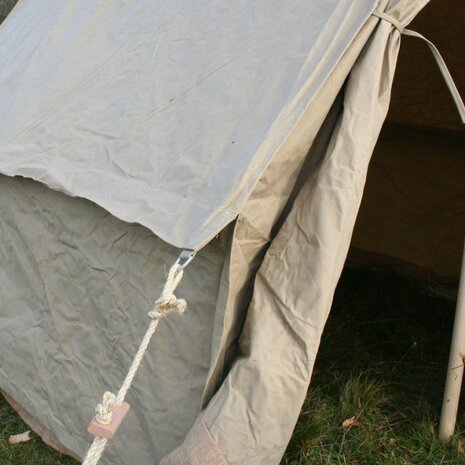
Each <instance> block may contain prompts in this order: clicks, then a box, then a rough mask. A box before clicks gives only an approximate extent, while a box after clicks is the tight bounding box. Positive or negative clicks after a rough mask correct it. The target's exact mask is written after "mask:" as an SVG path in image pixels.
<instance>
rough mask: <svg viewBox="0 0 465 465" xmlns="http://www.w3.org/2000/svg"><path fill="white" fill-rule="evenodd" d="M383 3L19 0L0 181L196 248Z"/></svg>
mask: <svg viewBox="0 0 465 465" xmlns="http://www.w3.org/2000/svg"><path fill="white" fill-rule="evenodd" d="M376 3H377V1H376V0H357V1H354V0H311V1H308V0H299V1H295V2H289V3H288V4H283V2H282V1H279V0H272V1H270V0H267V1H265V0H261V1H255V2H250V1H246V0H241V1H237V2H232V3H231V2H230V3H228V4H227V5H225V3H224V2H223V1H214V2H210V3H205V4H203V3H202V4H199V3H197V2H192V1H190V0H181V1H177V2H161V1H157V2H155V1H152V0H141V1H138V2H137V3H136V4H134V3H130V2H123V1H114V0H98V1H96V0H79V1H77V0H63V1H60V2H55V1H52V0H44V1H40V2H36V1H34V0H20V1H19V2H18V4H17V6H16V7H15V9H14V10H13V11H12V13H11V14H10V15H9V16H8V18H7V19H6V20H5V22H4V23H3V24H2V25H1V27H0V62H1V63H2V67H1V69H0V172H2V173H5V174H8V175H11V176H13V175H22V176H25V177H30V178H33V179H36V180H38V181H41V182H43V183H45V184H47V185H49V186H50V187H52V188H54V189H58V190H62V191H64V192H66V193H68V194H70V195H73V196H79V197H84V198H87V199H90V200H92V201H93V202H95V203H97V204H99V205H101V206H103V207H104V208H105V209H106V210H108V211H109V212H110V213H112V214H113V215H115V216H116V217H118V218H121V219H123V220H125V221H128V222H137V223H140V224H143V225H145V226H147V227H148V228H150V229H151V230H152V231H153V232H154V233H155V234H156V235H157V236H159V237H160V238H162V239H164V240H165V241H167V242H168V243H171V244H173V245H175V246H178V247H187V248H197V247H200V246H201V245H202V244H204V243H205V242H206V241H208V240H209V239H210V238H211V237H212V236H214V235H215V234H216V233H218V232H219V231H220V230H222V229H223V228H224V226H225V225H226V224H228V223H229V222H230V221H231V220H233V219H234V218H235V217H236V216H237V214H238V213H239V211H240V209H241V207H242V206H243V205H244V202H245V201H246V199H247V198H248V196H249V194H250V192H251V191H252V189H253V188H254V186H255V184H256V182H257V181H258V179H259V178H260V176H261V175H262V173H263V172H264V170H265V168H266V166H267V165H268V163H269V162H270V161H271V159H272V157H273V155H274V154H275V153H276V151H277V150H278V149H279V147H280V146H281V144H282V143H283V142H284V141H285V139H286V138H287V136H288V134H289V133H290V132H291V131H292V129H293V127H294V126H295V124H297V122H298V121H299V120H300V118H301V116H302V114H303V112H304V111H305V109H306V108H307V106H308V105H309V104H310V102H311V101H312V100H313V98H314V97H315V95H316V94H317V92H318V90H319V89H320V87H321V85H322V84H323V83H324V82H325V80H326V79H327V77H328V75H329V74H330V73H331V71H332V70H333V69H334V68H335V67H336V65H337V63H338V61H339V60H340V58H341V56H342V55H343V54H344V51H345V50H346V49H347V47H348V46H349V45H350V43H351V42H352V40H353V38H354V37H355V35H356V34H357V32H358V30H359V29H360V27H361V26H362V25H363V24H364V22H365V21H366V18H367V17H368V16H369V15H370V13H371V12H372V10H373V9H374V7H375V5H376Z"/></svg>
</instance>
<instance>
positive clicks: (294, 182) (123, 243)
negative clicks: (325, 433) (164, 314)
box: [0, 0, 426, 465]
mask: <svg viewBox="0 0 465 465" xmlns="http://www.w3.org/2000/svg"><path fill="white" fill-rule="evenodd" d="M425 3H426V1H412V0H409V1H407V0H397V1H394V0H391V1H389V2H388V1H385V0H382V1H381V2H379V3H378V2H376V1H374V0H373V1H369V0H363V1H349V0H344V1H340V0H338V1H336V0H331V1H327V0H326V1H323V0H311V1H302V2H296V3H292V4H289V5H288V6H289V8H287V9H286V8H284V7H283V4H282V2H279V3H278V2H276V4H274V3H270V2H257V3H250V2H237V3H234V4H231V5H228V7H225V6H224V4H223V3H214V4H212V5H211V8H207V7H205V6H202V5H196V4H194V3H192V2H187V0H186V1H181V2H179V3H166V4H163V6H161V3H160V2H149V1H141V2H138V4H137V6H135V5H132V6H131V8H129V6H128V4H127V3H125V2H110V1H109V0H99V1H98V2H95V1H90V0H80V1H79V2H75V1H71V0H67V1H64V2H59V3H56V2H43V3H42V2H41V3H37V2H33V1H32V0H21V1H20V2H19V4H18V6H17V7H16V9H15V10H14V12H13V14H12V15H11V16H10V17H8V18H7V20H6V22H5V24H4V25H3V26H2V27H1V28H0V39H1V40H0V59H2V60H3V62H4V63H6V65H5V67H4V69H2V70H1V71H0V84H2V85H1V86H0V102H6V105H0V121H2V122H4V123H5V124H3V125H2V126H0V128H1V129H0V171H1V172H3V173H5V174H7V175H10V176H11V175H22V176H25V177H29V178H32V179H35V180H38V181H41V182H42V183H44V184H47V185H48V186H50V187H53V188H54V189H58V190H63V191H64V192H65V193H66V194H71V195H74V196H78V197H85V199H82V198H81V199H79V198H72V197H71V196H69V195H64V194H63V193H60V192H56V190H50V189H48V188H47V187H45V186H43V185H41V184H39V183H37V182H35V181H33V180H31V179H23V178H18V177H14V178H13V177H7V176H0V198H1V199H2V202H0V234H1V237H2V241H0V257H1V258H2V260H0V283H1V285H2V303H1V304H0V328H1V337H2V343H3V344H5V346H6V347H8V350H7V351H2V352H0V388H1V389H2V390H4V391H5V392H6V393H7V394H8V395H9V396H10V397H11V398H12V399H14V401H15V402H17V403H18V404H19V405H21V408H23V409H24V410H25V411H26V412H27V413H28V415H29V417H30V418H31V422H32V423H36V424H38V425H40V428H41V429H42V431H43V432H44V433H43V434H49V435H50V437H53V438H56V440H57V441H58V442H60V443H61V445H62V446H63V447H65V448H67V449H69V450H70V451H72V452H73V453H74V454H76V455H78V456H83V455H84V453H85V450H86V447H87V446H88V444H89V439H90V438H89V437H88V435H87V433H86V431H85V426H86V423H87V421H88V419H89V416H90V414H91V413H92V410H93V407H94V406H95V403H96V402H97V401H99V400H100V396H101V394H102V393H103V392H104V391H105V390H108V389H114V387H115V386H118V385H119V384H120V382H121V379H122V377H123V375H124V373H125V370H126V369H127V366H128V364H129V361H130V359H131V355H132V354H133V351H134V349H135V347H136V346H137V344H138V342H139V340H140V337H141V335H142V333H143V331H144V329H145V326H146V324H147V315H146V312H147V311H148V310H149V309H150V308H151V305H152V303H153V301H154V300H155V298H156V297H157V296H158V293H159V291H160V286H161V285H162V283H163V280H164V272H165V269H166V267H168V266H170V265H171V264H172V263H173V261H174V260H175V259H176V257H177V255H178V253H179V250H178V249H177V248H176V246H182V247H199V248H200V250H199V252H198V254H197V255H196V257H195V259H194V261H193V262H192V263H191V264H190V265H189V267H188V268H187V270H186V273H185V277H184V280H183V282H182V283H181V285H180V287H179V291H178V294H179V296H182V297H184V298H185V299H186V300H187V301H188V305H189V309H188V312H187V313H186V315H184V316H179V315H173V316H171V317H170V318H169V319H167V321H166V322H163V325H161V327H160V331H159V333H158V334H157V337H156V338H155V341H154V343H153V346H152V348H151V349H150V350H149V352H148V354H147V357H146V359H145V360H144V363H143V366H142V368H141V372H140V374H139V375H138V377H137V379H136V382H135V384H134V387H133V389H132V390H131V391H130V394H129V399H128V400H129V402H130V403H131V405H132V409H131V414H130V415H129V416H128V417H127V419H126V421H125V422H124V424H123V425H122V427H121V431H120V432H119V433H118V435H117V437H116V438H115V440H114V441H112V442H111V444H110V447H109V449H108V451H107V453H106V454H105V455H104V458H103V460H102V464H104V465H105V464H110V463H111V464H112V465H123V464H125V463H128V462H130V461H135V460H137V463H138V464H140V465H149V464H150V465H153V464H159V463H160V464H163V465H197V464H198V465H200V464H202V465H206V463H209V465H210V464H211V465H225V464H228V465H265V464H266V465H273V464H275V465H276V464H278V463H279V461H280V459H281V457H282V454H283V451H284V449H285V447H286V444H287V442H288V440H289V437H290V434H291V432H292V429H293V426H294V424H295V421H296V419H297V415H298V412H299V410H300V407H301V403H302V401H303V398H304V396H305V393H306V390H307V387H308V384H309V381H310V376H311V371H312V367H313V362H314V359H315V357H316V352H317V349H318V344H319V340H320V336H321V332H322V330H323V327H324V323H325V321H326V318H327V314H328V311H329V308H330V304H331V300H332V295H333V291H334V287H335V285H336V282H337V280H338V277H339V274H340V271H341V268H342V265H343V263H344V260H345V256H346V253H347V248H348V245H349V241H350V237H351V234H352V229H353V225H354V221H355V216H356V213H357V210H358V207H359V204H360V199H361V196H362V192H363V187H364V182H365V177H366V171H367V166H368V162H369V160H370V156H371V152H372V150H373V146H374V144H375V141H376V138H377V136H378V133H379V130H380V127H381V124H382V122H383V120H384V118H385V115H386V111H387V106H388V104H389V97H390V89H391V84H392V79H393V73H394V68H395V63H396V57H397V52H398V49H399V45H400V34H399V32H398V31H397V30H396V29H395V28H394V27H393V26H392V24H391V23H390V22H389V21H386V20H380V19H379V18H377V17H375V16H371V13H372V12H373V10H374V9H375V8H379V9H381V10H383V11H385V12H386V14H387V15H391V16H392V17H393V18H395V20H397V21H400V22H401V23H402V24H407V23H408V22H409V21H410V20H411V19H412V18H413V16H414V15H415V14H416V13H417V12H418V11H419V9H421V7H422V6H423V5H424V4H425ZM157 7H158V8H157ZM149 13H150V14H149ZM64 25H66V26H68V25H69V27H66V28H65V27H64ZM194 26H196V27H194ZM118 33H119V34H118ZM144 34H147V35H144ZM128 38H131V39H132V40H128ZM192 43H193V44H194V45H193V46H192V47H193V48H192V47H190V45H189V44H192ZM19 44H21V46H20V45H19ZM212 44H214V45H215V46H212ZM32 45H34V46H32ZM90 49H92V51H93V52H95V53H94V54H90V57H89V56H87V55H88V52H89V50H90ZM11 50H19V53H12V52H11ZM71 51H72V53H71ZM147 57H150V60H148V59H147ZM155 58H156V60H158V61H153V60H154V59H155ZM154 63H157V64H158V66H154ZM135 70H137V72H135ZM60 73H61V74H60ZM66 73H68V74H70V75H71V77H70V79H69V80H67V81H66V82H65V83H64V84H63V76H64V75H65V74H66ZM19 76H21V78H20V77H19ZM12 77H14V78H15V79H12ZM344 81H345V84H344ZM341 88H342V90H341ZM171 96H172V97H171ZM169 98H173V101H172V102H170V101H169ZM166 99H168V101H166ZM160 105H161V106H160ZM19 109H21V110H23V111H22V112H21V111H19ZM233 142H234V143H233ZM307 153H308V155H307ZM93 202H94V203H93ZM96 204H97V205H96ZM101 207H104V208H105V210H104V209H103V208H101ZM236 216H237V220H236V221H235V222H234V223H233V224H231V225H230V226H228V227H226V228H225V226H226V225H227V224H228V223H229V222H231V221H232V220H233V219H234V218H235V217H236ZM122 220H125V221H132V222H135V223H139V224H128V223H126V222H125V221H122ZM143 225H145V226H147V227H148V228H149V229H150V230H149V229H146V228H145V227H144V226H143ZM220 231H221V232H220ZM217 232H220V233H219V235H218V236H215V234H216V233H217ZM153 233H155V234H156V236H155V235H154V234H153ZM212 236H215V237H213V239H211V237H212ZM209 239H211V240H209ZM208 240H209V241H208ZM206 241H208V243H207V244H205V242H206ZM204 244H205V245H204ZM201 246H203V247H201ZM249 304H250V305H249ZM24 360H28V363H27V364H26V363H24ZM70 405H71V406H73V408H72V409H70ZM70 412H72V413H70ZM178 446H180V447H178ZM177 447H178V448H177Z"/></svg>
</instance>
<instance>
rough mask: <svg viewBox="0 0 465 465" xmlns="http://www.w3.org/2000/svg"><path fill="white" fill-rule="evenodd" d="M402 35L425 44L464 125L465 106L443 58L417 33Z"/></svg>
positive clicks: (408, 31) (407, 31) (430, 43)
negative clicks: (414, 38) (422, 41)
mask: <svg viewBox="0 0 465 465" xmlns="http://www.w3.org/2000/svg"><path fill="white" fill-rule="evenodd" d="M403 34H404V35H405V36H410V37H416V38H417V39H421V40H424V41H425V42H426V44H427V45H428V47H429V49H430V50H431V52H432V53H433V56H434V59H435V60H436V63H437V65H438V67H439V71H441V74H442V77H443V78H444V81H446V84H447V87H448V88H449V92H450V94H451V96H452V98H453V99H454V103H455V106H456V107H457V110H458V112H459V115H460V119H461V121H462V123H463V124H465V105H464V103H463V100H462V97H461V96H460V94H459V91H458V89H457V86H456V85H455V82H454V80H453V79H452V76H451V74H450V72H449V69H448V68H447V65H446V62H445V61H444V58H442V56H441V54H440V53H439V50H438V49H437V48H436V46H435V45H434V44H433V42H431V41H430V40H428V39H427V38H426V37H424V36H422V35H421V34H419V33H418V32H415V31H411V30H410V29H404V32H403Z"/></svg>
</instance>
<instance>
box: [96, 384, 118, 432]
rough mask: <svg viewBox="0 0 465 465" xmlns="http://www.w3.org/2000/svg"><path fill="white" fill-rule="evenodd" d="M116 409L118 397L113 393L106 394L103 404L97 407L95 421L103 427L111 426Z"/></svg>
mask: <svg viewBox="0 0 465 465" xmlns="http://www.w3.org/2000/svg"><path fill="white" fill-rule="evenodd" d="M115 408H116V396H115V395H114V394H113V393H112V392H108V391H107V392H105V394H103V400H102V403H101V404H97V407H95V419H96V420H97V421H98V422H99V423H101V424H102V425H109V424H110V423H111V419H112V416H113V411H114V410H115Z"/></svg>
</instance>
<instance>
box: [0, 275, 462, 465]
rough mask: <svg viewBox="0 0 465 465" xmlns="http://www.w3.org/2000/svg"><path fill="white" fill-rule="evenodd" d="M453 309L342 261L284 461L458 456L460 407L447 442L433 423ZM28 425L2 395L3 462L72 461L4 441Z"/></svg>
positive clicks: (346, 463) (405, 463)
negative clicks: (308, 386) (344, 265)
mask: <svg viewBox="0 0 465 465" xmlns="http://www.w3.org/2000/svg"><path fill="white" fill-rule="evenodd" d="M453 312H454V304H453V302H449V301H447V300H443V299H440V298H437V297H433V296H431V295H428V293H427V292H425V291H424V290H422V289H420V288H419V287H418V286H416V285H415V284H413V283H410V282H409V281H406V280H404V279H401V278H399V277H396V276H393V275H389V274H383V273H368V272H361V271H350V270H346V271H345V273H344V275H343V277H342V279H341V282H340V285H339V287H338V290H337V293H336V297H335V301H334V305H333V310H332V312H331V316H330V318H329V320H328V324H327V327H326V330H325V333H324V335H323V339H322V344H321V349H320V353H319V355H318V360H317V364H316V368H315V374H314V377H313V380H312V385H311V389H310V391H309V394H308V397H307V399H306V402H305V404H304V406H303V409H302V413H301V416H300V419H299V422H298V424H297V425H296V428H295V431H294V435H293V437H292V440H291V442H290V444H289V447H288V450H287V452H286V455H285V457H284V459H283V461H282V465H310V464H311V465H452V464H453V465H462V464H463V465H465V452H464V450H465V439H463V438H462V436H463V433H465V421H464V420H465V419H464V416H463V413H461V414H460V418H459V422H458V428H457V430H458V434H456V436H454V438H453V439H452V440H451V441H450V442H449V443H448V444H445V445H444V444H442V443H441V442H440V441H439V440H438V438H437V433H436V432H437V427H438V416H439V411H440V405H441V398H442V390H443V384H444V377H445V368H446V364H447V357H448V348H449V340H450V330H451V327H452V319H453ZM464 397H465V396H464ZM460 412H464V408H463V407H461V408H460ZM352 417H355V424H354V426H353V427H352V428H350V429H344V428H343V427H342V423H343V422H344V420H347V419H350V418H352ZM26 429H27V427H26V426H25V425H24V424H23V423H22V421H21V420H20V419H19V418H18V417H17V416H16V414H14V413H13V412H12V411H11V409H10V408H9V407H8V406H7V405H6V402H5V401H3V400H0V465H33V464H34V465H58V464H62V465H72V464H75V463H76V462H74V461H73V460H71V459H69V458H66V457H64V456H62V455H61V454H59V453H57V452H55V451H53V450H52V449H50V448H48V447H47V446H45V445H44V444H43V443H42V442H41V441H40V439H39V438H38V437H37V436H35V435H33V439H32V440H31V441H30V442H28V443H25V444H20V445H16V446H10V445H8V442H7V439H8V436H9V435H10V434H16V433H20V432H23V431H24V430H26ZM463 437H464V438H465V436H463Z"/></svg>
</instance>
